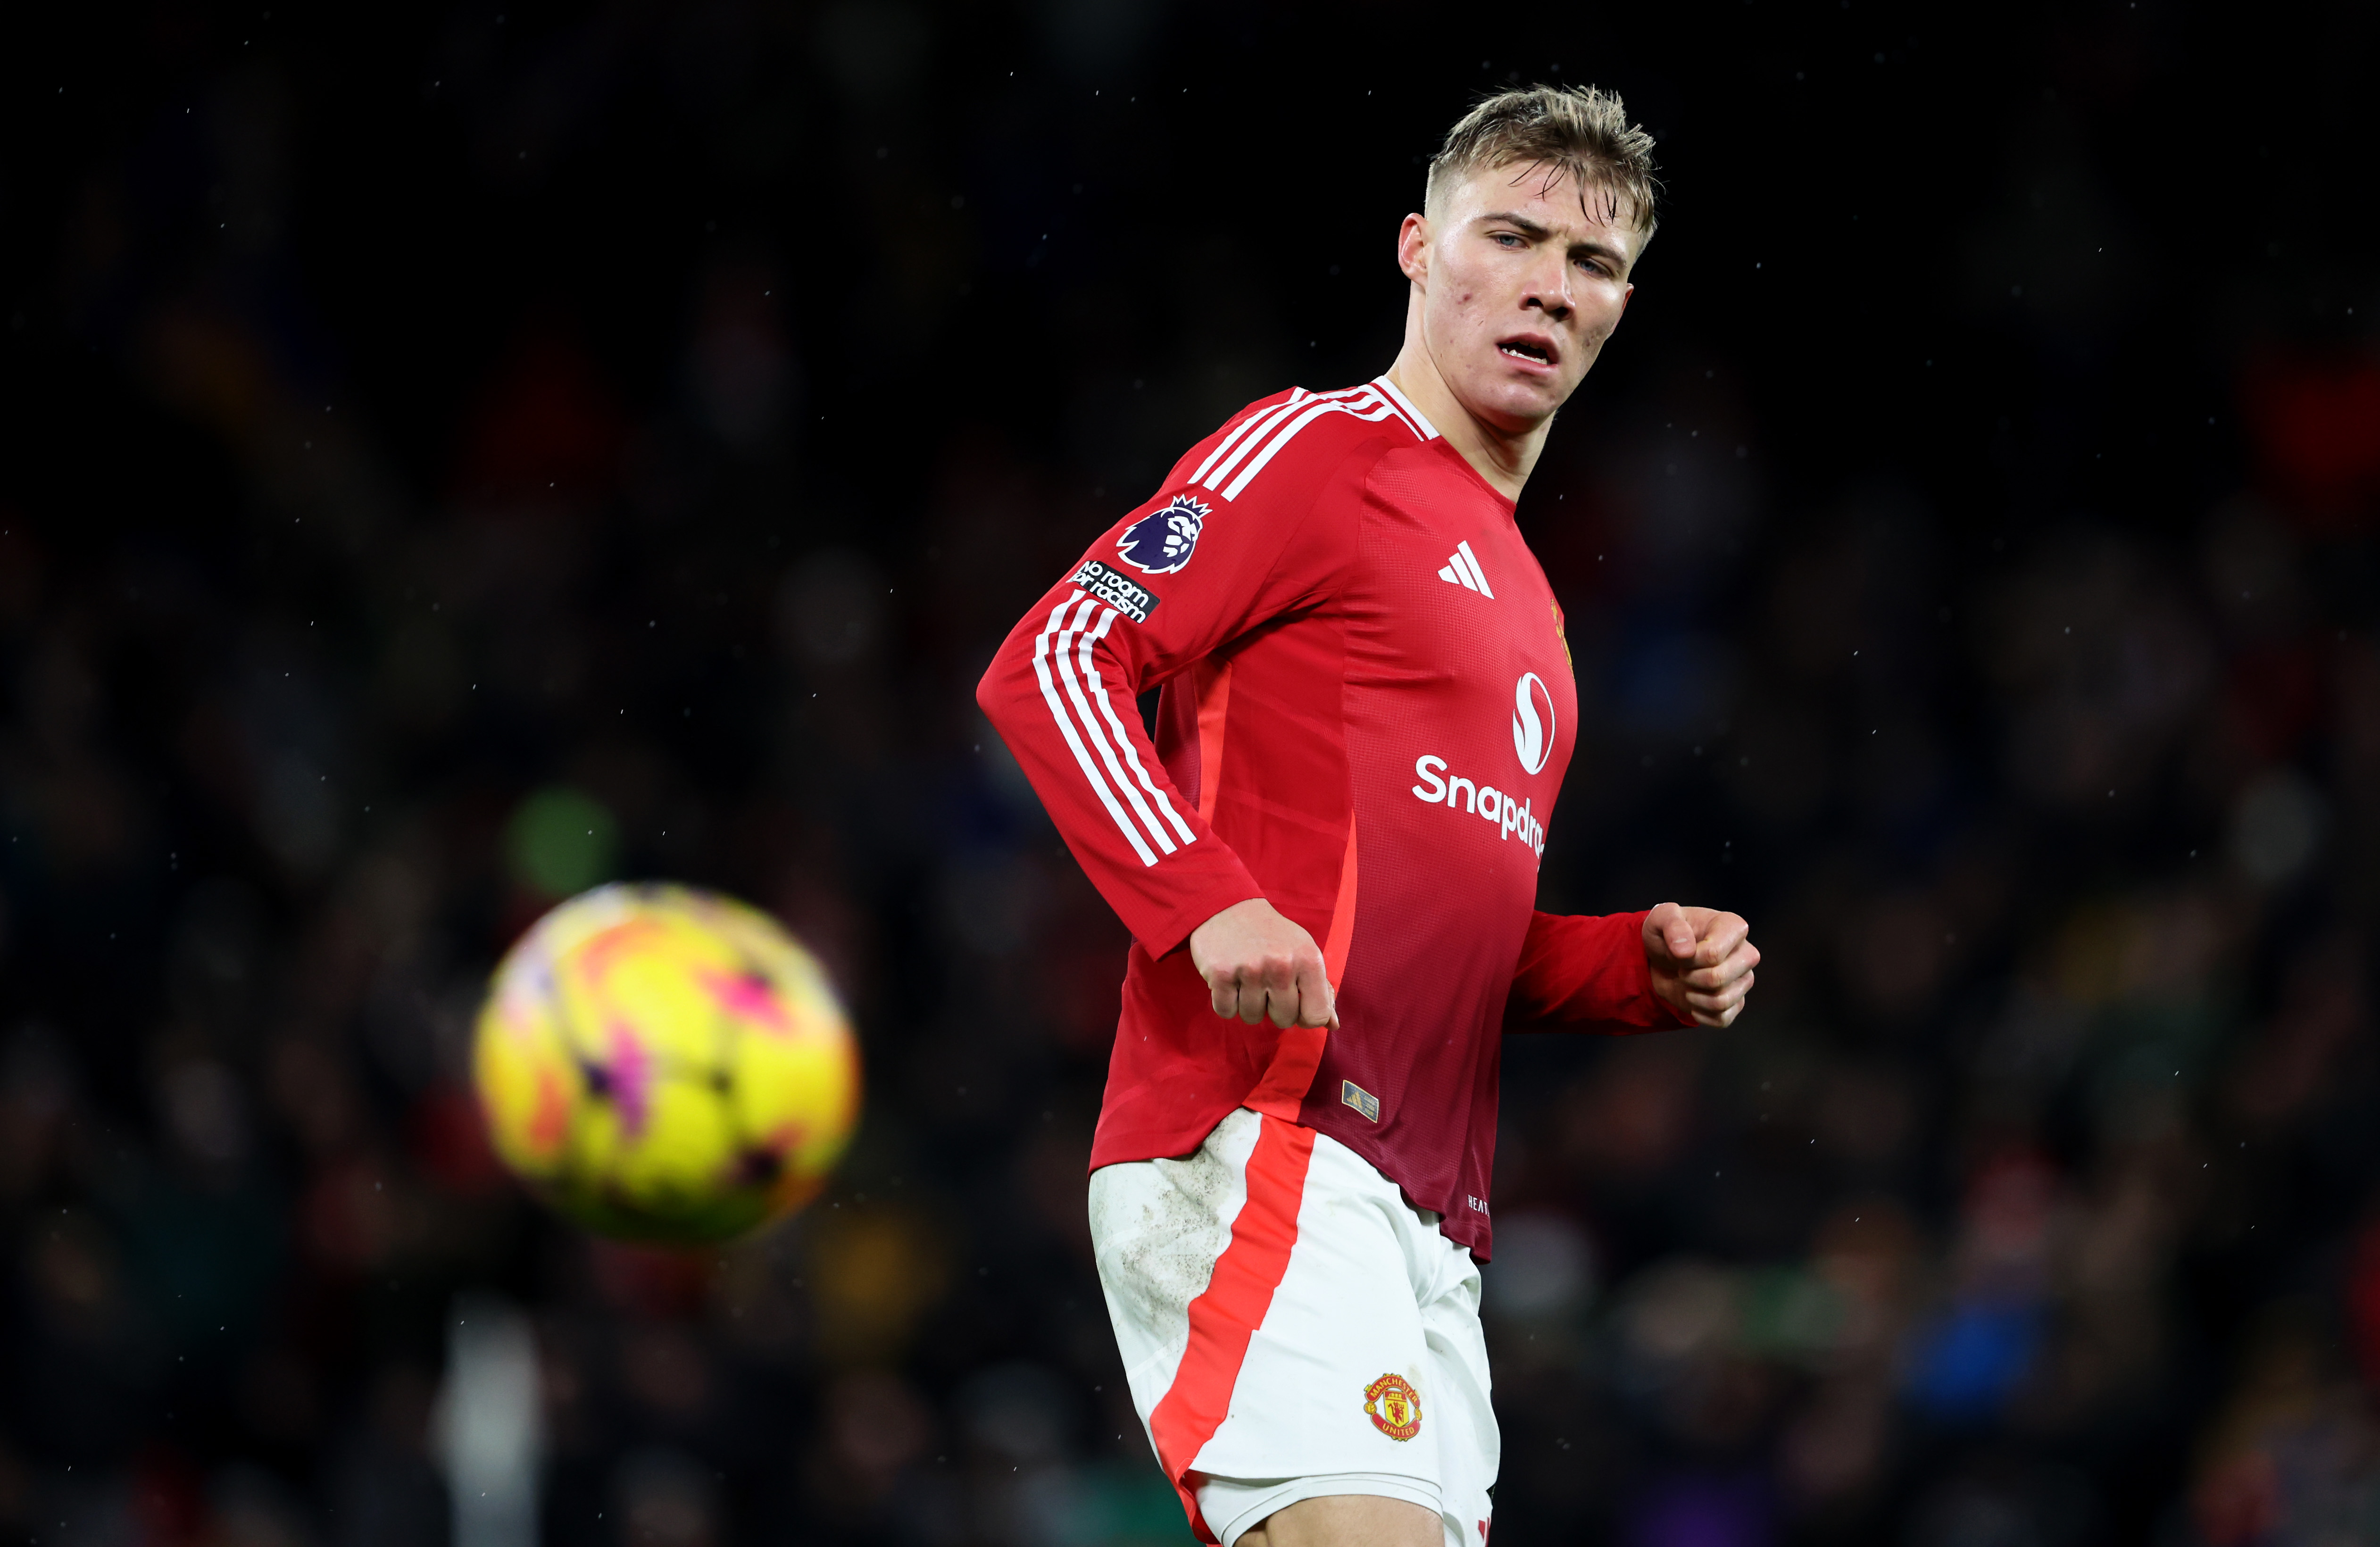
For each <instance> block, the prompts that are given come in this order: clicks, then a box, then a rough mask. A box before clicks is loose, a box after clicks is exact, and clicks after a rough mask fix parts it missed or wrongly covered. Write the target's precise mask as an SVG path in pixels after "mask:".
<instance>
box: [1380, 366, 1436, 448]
mask: <svg viewBox="0 0 2380 1547" xmlns="http://www.w3.org/2000/svg"><path fill="white" fill-rule="evenodd" d="M1372 384H1373V385H1374V386H1376V387H1378V388H1379V389H1380V391H1381V392H1382V393H1384V394H1386V395H1387V396H1388V399H1389V401H1390V402H1391V403H1394V404H1395V405H1396V406H1397V408H1398V409H1399V410H1400V411H1401V412H1403V415H1404V416H1405V418H1407V419H1408V420H1412V421H1413V427H1414V433H1415V434H1417V435H1419V436H1420V437H1421V438H1422V439H1423V440H1426V441H1434V440H1436V439H1438V426H1437V425H1435V424H1432V423H1431V422H1430V421H1429V420H1427V419H1424V418H1423V417H1422V412H1421V410H1420V409H1419V408H1415V407H1414V406H1413V399H1411V398H1409V397H1407V396H1405V395H1404V394H1403V393H1402V392H1399V391H1398V390H1397V384H1396V383H1394V382H1392V381H1390V380H1389V379H1388V378H1387V377H1386V376H1375V377H1373V378H1372Z"/></svg>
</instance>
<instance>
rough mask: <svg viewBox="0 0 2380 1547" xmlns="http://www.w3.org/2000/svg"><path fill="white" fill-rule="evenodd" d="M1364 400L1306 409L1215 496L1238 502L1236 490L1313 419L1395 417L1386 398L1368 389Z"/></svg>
mask: <svg viewBox="0 0 2380 1547" xmlns="http://www.w3.org/2000/svg"><path fill="white" fill-rule="evenodd" d="M1365 397H1366V398H1368V399H1369V402H1368V403H1366V402H1365V401H1364V399H1357V400H1355V401H1352V402H1346V403H1321V404H1318V405H1316V406H1315V407H1313V408H1308V409H1306V410H1305V412H1304V413H1302V414H1300V415H1298V416H1297V417H1296V418H1295V419H1293V420H1290V421H1289V423H1288V424H1287V425H1285V426H1283V427H1282V428H1281V431H1280V432H1279V433H1277V434H1275V435H1274V436H1273V437H1272V438H1271V439H1270V440H1269V441H1267V442H1266V443H1265V447H1264V449H1263V450H1262V451H1259V452H1257V454H1256V455H1255V456H1254V457H1250V458H1249V459H1248V465H1247V466H1246V467H1245V468H1242V469H1240V471H1239V476H1237V477H1236V478H1234V479H1233V480H1232V481H1231V482H1229V483H1227V484H1225V485H1224V486H1222V487H1221V488H1220V489H1217V490H1216V491H1215V493H1219V494H1220V495H1222V496H1223V497H1224V498H1225V499H1227V500H1235V499H1238V498H1239V497H1240V491H1241V490H1243V489H1245V488H1246V487H1247V486H1248V480H1250V479H1252V478H1254V477H1256V475H1257V474H1258V473H1260V472H1262V471H1264V468H1265V464H1266V463H1268V462H1269V461H1271V460H1272V459H1273V458H1274V457H1277V456H1279V455H1280V454H1281V447H1282V446H1285V445H1288V444H1289V443H1290V442H1291V440H1293V438H1295V436H1296V434H1297V432H1299V431H1300V430H1303V429H1305V427H1306V426H1307V425H1309V424H1311V423H1313V422H1314V421H1315V420H1318V419H1320V418H1321V417H1322V416H1323V415H1324V414H1332V413H1338V414H1353V415H1354V416H1355V417H1356V418H1357V419H1362V420H1383V419H1394V418H1395V417H1396V412H1397V410H1396V406H1395V405H1394V404H1392V403H1390V402H1389V401H1388V400H1387V399H1386V398H1384V397H1381V396H1378V394H1377V393H1373V392H1372V391H1371V390H1370V389H1369V388H1366V389H1365Z"/></svg>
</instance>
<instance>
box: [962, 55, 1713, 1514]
mask: <svg viewBox="0 0 2380 1547" xmlns="http://www.w3.org/2000/svg"><path fill="white" fill-rule="evenodd" d="M1651 151H1652V140H1651V137H1650V136H1648V135H1646V134H1645V132H1644V131H1643V130H1642V129H1640V128H1633V127H1632V126H1631V125H1630V124H1629V122H1628V119H1627V116H1626V114H1625V111H1624V110H1623V109H1622V107H1621V103H1620V99H1619V98H1618V97H1616V96H1614V95H1611V94H1609V93H1607V92H1602V91H1594V90H1586V91H1557V90H1553V89H1550V88H1539V89H1537V90H1535V91H1514V92H1510V93H1507V94H1505V95H1502V96H1499V97H1496V98H1493V99H1492V100H1489V101H1488V102H1485V103H1482V104H1480V105H1479V106H1478V107H1477V108H1475V110H1474V111H1473V112H1472V113H1471V114H1470V115H1469V116H1466V117H1464V118H1463V121H1462V122H1461V123H1459V124H1457V125H1455V127H1454V128H1453V129H1452V131H1451V133H1450V134H1449V135H1448V137H1447V140H1446V145H1445V148H1444V149H1443V150H1442V151H1441V152H1439V155H1438V156H1437V157H1436V158H1435V159H1434V160H1433V161H1432V162H1431V163H1430V166H1429V175H1428V181H1427V189H1426V193H1425V198H1424V201H1423V205H1422V213H1419V214H1409V215H1407V216H1405V218H1404V224H1403V228H1402V229H1401V231H1400V232H1399V234H1398V238H1397V263H1398V266H1399V267H1400V268H1402V269H1403V272H1404V274H1405V276H1406V278H1407V279H1408V280H1409V281H1410V286H1409V289H1408V299H1407V302H1406V309H1405V335H1404V344H1403V348H1402V349H1401V350H1400V352H1399V353H1398V355H1397V359H1396V363H1395V364H1394V365H1393V366H1391V367H1390V370H1389V372H1388V374H1386V375H1384V376H1381V377H1378V378H1377V379H1375V380H1373V381H1371V382H1367V383H1366V384H1363V385H1361V386H1355V387H1349V388H1346V389H1344V390H1342V391H1337V392H1323V393H1312V392H1307V391H1305V390H1304V389H1302V388H1293V389H1291V390H1289V391H1287V392H1283V393H1279V394H1276V395H1274V396H1269V397H1266V398H1263V399H1261V400H1260V401H1258V402H1256V403H1253V404H1251V405H1249V406H1248V407H1247V408H1244V409H1242V410H1241V411H1240V412H1239V413H1238V414H1236V415H1234V416H1233V418H1232V419H1231V420H1230V421H1229V422H1227V423H1226V424H1224V425H1223V426H1222V427H1221V428H1220V429H1219V430H1217V431H1216V432H1214V433H1213V434H1211V435H1209V436H1208V437H1207V438H1206V439H1205V440H1203V441H1201V442H1199V443H1198V444H1197V445H1195V446H1193V447H1192V448H1191V449H1190V450H1189V452H1188V453H1187V454H1186V455H1184V457H1183V458H1182V459H1181V461H1180V462H1178V463H1176V464H1175V465H1174V468H1173V470H1172V473H1171V474H1170V475H1169V476H1168V477H1167V479H1166V480H1165V482H1164V484H1163V486H1162V487H1160V489H1159V490H1158V491H1157V493H1155V494H1154V495H1152V496H1151V497H1150V498H1149V499H1148V500H1147V502H1146V503H1145V504H1143V505H1141V506H1139V507H1138V508H1136V509H1135V510H1134V511H1133V512H1132V513H1131V514H1129V515H1127V516H1126V517H1125V518H1123V520H1122V521H1120V522H1119V523H1117V525H1116V526H1115V527H1114V528H1113V529H1112V530H1110V531H1109V532H1107V533H1106V534H1105V535H1104V536H1102V537H1101V538H1099V541H1098V542H1094V543H1093V544H1092V545H1091V548H1090V551H1089V553H1088V554H1086V555H1085V556H1084V558H1083V560H1082V562H1081V564H1080V565H1079V566H1076V567H1075V570H1074V571H1073V572H1072V573H1071V574H1070V575H1068V576H1067V577H1066V578H1065V579H1063V580H1062V581H1060V582H1059V583H1058V584H1057V585H1056V586H1055V587H1053V588H1052V589H1051V590H1050V591H1049V593H1048V594H1047V595H1045V596H1043V597H1042V599H1041V600H1040V601H1039V602H1038V603H1035V605H1034V607H1033V610H1032V611H1031V612H1030V613H1029V614H1027V615H1026V617H1025V619H1024V621H1022V622H1021V623H1019V624H1018V625H1017V626H1016V627H1015V629H1014V631H1013V632H1012V633H1011V634H1010V635H1009V637H1008V639H1007V640H1006V642H1005V643H1003V644H1002V647H1001V649H1000V652H999V654H998V655H997V656H996V657H995V658H994V659H993V661H992V664H991V666H990V670H989V671H987V672H986V673H985V675H984V678H983V682H982V684H981V686H980V687H979V688H978V689H977V700H978V701H979V702H980V703H981V704H982V706H983V710H984V713H986V714H987V715H988V716H990V720H991V723H992V724H993V725H995V726H996V727H997V728H998V730H999V732H1000V734H1001V736H1002V738H1003V739H1004V740H1005V741H1006V742H1007V744H1008V746H1009V748H1010V749H1011V750H1012V751H1013V752H1014V754H1015V756H1016V759H1017V761H1018V762H1019V763H1021V764H1022V765H1023V766H1024V769H1025V772H1026V774H1027V775H1028V776H1029V777H1030V778H1031V780H1032V782H1033V786H1034V788H1035V790H1036V791H1037V792H1038V794H1039V795H1040V797H1041V799H1042V801H1043V803H1044V804H1045V805H1047V806H1048V808H1049V810H1050V817H1051V819H1052V820H1053V821H1054V822H1056V823H1057V826H1058V830H1059V832H1060V833H1061V834H1062V835H1063V836H1064V838H1065V840H1066V844H1067V846H1068V847H1069V848H1071V849H1072V850H1073V851H1074V854H1075V858H1076V859H1078V860H1080V861H1081V863H1082V866H1083V868H1084V870H1085V871H1087V872H1089V875H1090V877H1091V880H1092V882H1093V883H1095V884H1096V885H1097V886H1098V887H1099V891H1100V893H1101V895H1104V896H1105V897H1106V898H1107V900H1108V902H1109V903H1110V904H1111V906H1113V907H1114V908H1115V910H1116V911H1117V913H1118V914H1120V915H1121V916H1122V917H1123V921H1124V923H1125V924H1126V926H1127V927H1128V928H1129V929H1130V930H1131V932H1132V935H1133V946H1132V951H1131V956H1130V960H1129V963H1128V965H1127V966H1126V968H1125V971H1124V981H1123V1016H1122V1019H1121V1021H1120V1023H1119V1025H1118V1026H1117V1029H1116V1041H1115V1050H1114V1054H1113V1056H1112V1061H1111V1066H1110V1072H1109V1076H1108V1087H1107V1096H1106V1100H1105V1102H1104V1104H1103V1106H1102V1108H1101V1111H1100V1114H1099V1131H1098V1135H1097V1138H1096V1139H1094V1141H1093V1144H1092V1149H1091V1167H1092V1175H1091V1184H1090V1216H1091V1235H1092V1240H1093V1243H1094V1246H1095V1249H1096V1252H1097V1256H1098V1261H1099V1280H1100V1284H1101V1285H1102V1286H1103V1288H1104V1289H1105V1291H1106V1296H1107V1302H1108V1310H1109V1314H1110V1316H1111V1319H1112V1320H1113V1322H1114V1324H1115V1331H1116V1340H1117V1342H1118V1344H1119V1345H1120V1346H1121V1347H1122V1351H1123V1362H1124V1366H1125V1370H1126V1374H1127V1376H1128V1378H1129V1380H1130V1383H1131V1386H1132V1395H1133V1401H1134V1404H1135V1406H1136V1407H1138V1409H1139V1411H1140V1416H1141V1419H1142V1421H1143V1422H1144V1423H1145V1424H1146V1425H1147V1430H1148V1435H1149V1440H1150V1443H1152V1444H1153V1445H1154V1447H1155V1448H1156V1451H1157V1456H1158V1459H1159V1461H1160V1464H1161V1465H1162V1466H1163V1467H1164V1468H1165V1473H1166V1476H1167V1478H1168V1479H1170V1480H1172V1483H1173V1485H1174V1487H1175V1488H1176V1489H1177V1490H1178V1491H1179V1492H1180V1493H1181V1495H1182V1501H1183V1505H1184V1509H1185V1510H1186V1511H1187V1513H1188V1515H1189V1518H1190V1524H1191V1528H1192V1529H1193V1531H1194V1532H1195V1533H1196V1536H1197V1537H1198V1539H1199V1540H1200V1541H1220V1542H1221V1543H1222V1544H1223V1547H1235V1544H1236V1547H1309V1544H1332V1547H1356V1544H1359V1543H1360V1544H1363V1547H1436V1544H1437V1543H1439V1542H1441V1541H1443V1542H1446V1543H1450V1544H1452V1543H1461V1544H1463V1547H1480V1544H1481V1543H1484V1542H1485V1541H1486V1540H1487V1536H1488V1524H1489V1519H1490V1509H1491V1502H1490V1492H1489V1490H1490V1488H1491V1487H1492V1485H1493V1484H1494V1482H1495V1480H1496V1466H1497V1456H1498V1440H1497V1431H1496V1420H1495V1416H1494V1414H1493V1412H1492V1411H1491V1410H1490V1408H1489V1406H1488V1361H1487V1350H1486V1346H1485V1343H1484V1341H1483V1339H1482V1337H1481V1334H1480V1327H1479V1273H1478V1269H1477V1267H1476V1266H1475V1260H1484V1259H1485V1258H1486V1257H1487V1256H1488V1248H1489V1244H1490V1243H1489V1222H1490V1219H1491V1217H1492V1216H1491V1212H1490V1209H1489V1203H1488V1173H1489V1169H1490V1162H1491V1160H1492V1158H1493V1155H1494V1151H1495V1136H1496V1080H1497V1067H1498V1054H1499V1047H1500V1037H1501V1035H1502V1033H1504V1032H1506V1031H1511V1030H1547V1029H1576V1030H1608V1031H1624V1030H1633V1029H1650V1028H1655V1027H1660V1026H1676V1025H1681V1024H1690V1023H1692V1024H1701V1025H1705V1026H1725V1025H1728V1024H1729V1023H1730V1022H1731V1021H1732V1020H1733V1019H1734V1018H1735V1017H1736V1014H1737V1012H1738V1011H1739V1010H1740V1009H1742V1007H1743V998H1744V994H1745V993H1747V992H1748V991H1749V990H1750V989H1751V987H1752V981H1753V970H1752V969H1753V968H1754V966H1755V964H1756V963H1757V962H1758V960H1759V954H1758V952H1756V951H1755V949H1754V948H1753V946H1752V944H1751V942H1750V940H1749V938H1748V931H1747V928H1746V925H1745V923H1744V921H1743V920H1742V919H1741V918H1738V917H1737V916H1736V915H1734V914H1732V913H1726V912H1719V911H1716V910H1713V909H1709V908H1700V907H1679V906H1677V905H1676V904H1674V903H1663V904H1661V905H1660V906H1659V907H1654V908H1652V909H1650V910H1648V911H1646V912H1644V913H1628V914H1621V915H1618V916H1615V917H1610V918H1565V917H1556V916H1553V915H1549V914H1545V913H1539V912H1536V911H1535V910H1534V905H1535V902H1536V883H1537V864H1538V859H1539V856H1541V855H1542V854H1543V853H1544V852H1545V843H1546V830H1547V828H1548V825H1549V824H1550V822H1551V821H1552V818H1553V807H1554V797H1555V795H1556V793H1557V792H1558V791H1559V790H1560V786H1561V779H1562V771H1563V769H1564V768H1565V767H1566V766H1567V765H1568V764H1569V761H1570V757H1571V750H1572V748H1573V744H1574V738H1575V737H1576V736H1577V735H1578V729H1579V725H1578V699H1577V694H1576V692H1575V690H1574V688H1573V683H1572V678H1571V664H1570V649H1569V645H1568V643H1567V642H1566V641H1565V640H1564V638H1563V635H1562V614H1561V608H1560V605H1559V604H1558V603H1556V602H1555V600H1554V596H1553V592H1552V590H1551V589H1550V588H1549V587H1548V585H1547V583H1546V579H1545V576H1544V574H1543V573H1542V572H1541V571H1540V570H1539V568H1538V567H1537V563H1536V558H1535V557H1534V556H1532V554H1530V552H1529V549H1528V545H1527V544H1526V543H1525V542H1524V541H1523V540H1522V537H1521V531H1520V529H1519V528H1518V527H1517V526H1516V525H1515V524H1514V521H1513V503H1514V501H1515V500H1516V499H1517V498H1518V497H1519V495H1520V493H1521V488H1522V485H1523V484H1524V483H1525V482H1526V481H1527V480H1528V476H1529V470H1530V469H1532V468H1533V467H1535V466H1536V460H1537V457H1538V454H1539V452H1540V451H1541V450H1542V449H1543V447H1544V445H1545V439H1546V433H1547V432H1548V430H1549V429H1551V428H1552V425H1553V420H1554V415H1555V412H1556V411H1557V410H1558V409H1560V407H1561V406H1562V403H1563V401H1564V400H1565V399H1567V398H1568V397H1569V396H1570V395H1571V392H1572V390H1573V388H1575V387H1576V386H1577V385H1578V384H1579V380H1580V378H1581V377H1583V376H1584V375H1585V373H1586V371H1587V368H1588V367H1589V366H1591V365H1593V364H1594V363H1595V358H1596V355H1597V351H1599V350H1600V349H1601V348H1602V347H1603V344H1604V341H1605V340H1606V339H1608V338H1609V337H1610V336H1611V332H1612V329H1613V328H1614V327H1616V326H1617V325H1618V324H1619V322H1620V317H1621V312H1622V311H1625V310H1626V308H1627V304H1628V297H1629V293H1630V289H1631V286H1630V283H1629V274H1630V272H1631V270H1632V269H1633V265H1634V263H1635V262H1636V258H1637V255H1638V254H1639V253H1640V252H1642V251H1643V250H1644V247H1645V240H1646V239H1647V238H1649V237H1650V236H1651V235H1652V231H1653V203H1654V188H1655V185H1654V179H1653V169H1652V160H1651ZM1160 684H1161V685H1162V688H1163V691H1162V693H1161V694H1160V698H1159V700H1158V712H1157V734H1156V737H1155V738H1154V740H1153V741H1152V740H1151V738H1150V737H1148V736H1147V734H1146V733H1145V732H1144V730H1143V728H1142V725H1141V720H1140V716H1139V714H1138V713H1137V712H1136V709H1135V696H1136V695H1138V694H1139V693H1141V692H1142V691H1143V690H1145V689H1147V688H1150V687H1152V686H1157V685H1160Z"/></svg>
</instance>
